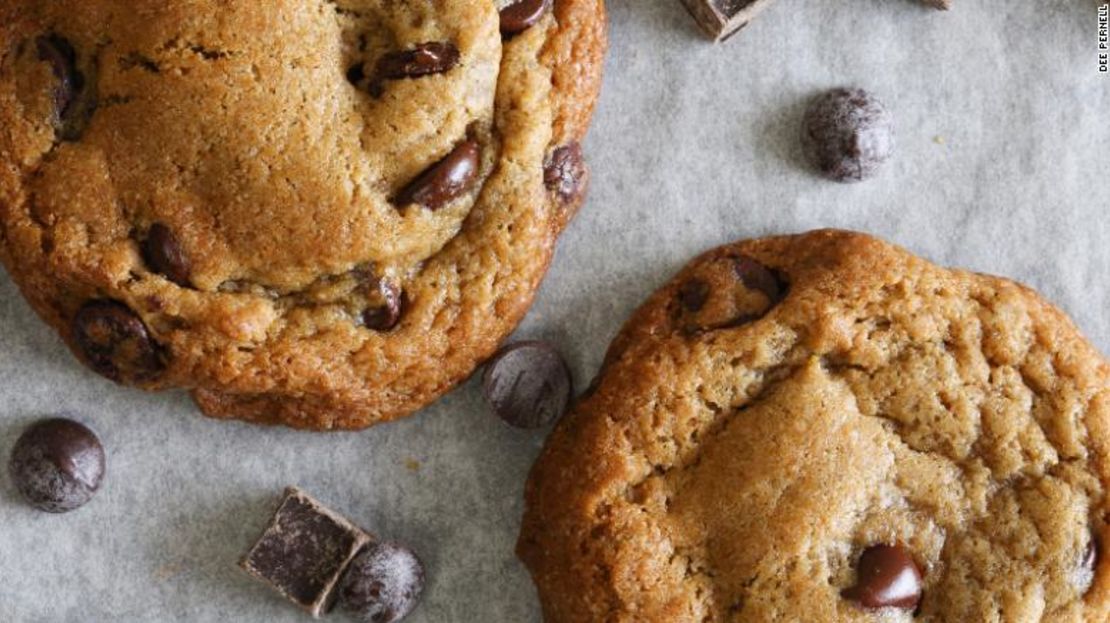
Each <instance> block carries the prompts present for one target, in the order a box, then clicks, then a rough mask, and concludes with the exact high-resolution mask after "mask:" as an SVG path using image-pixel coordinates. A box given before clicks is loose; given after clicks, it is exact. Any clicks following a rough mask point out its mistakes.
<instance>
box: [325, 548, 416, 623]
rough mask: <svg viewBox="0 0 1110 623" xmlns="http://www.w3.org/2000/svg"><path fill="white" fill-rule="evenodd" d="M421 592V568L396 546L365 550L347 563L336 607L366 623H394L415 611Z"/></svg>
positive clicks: (406, 552)
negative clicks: (349, 563) (339, 606)
mask: <svg viewBox="0 0 1110 623" xmlns="http://www.w3.org/2000/svg"><path fill="white" fill-rule="evenodd" d="M423 591H424V565H423V564H421V562H420V559H419V558H417V557H416V554H414V553H413V552H412V550H410V549H408V548H407V547H404V546H403V545H399V544H397V543H375V544H372V545H369V546H367V548H366V549H365V550H363V552H362V553H361V554H359V555H358V557H357V558H355V559H354V560H353V561H352V562H351V566H350V567H349V568H348V570H347V575H346V577H344V578H343V584H342V586H341V587H340V589H339V603H340V605H341V606H342V607H343V609H345V610H347V611H348V612H352V613H354V614H355V615H356V617H357V618H358V620H360V621H365V622H366V623H396V622H397V621H400V620H401V619H403V618H405V617H406V616H408V614H409V613H410V612H412V610H413V608H415V607H416V603H417V601H418V600H419V598H420V593H421V592H423Z"/></svg>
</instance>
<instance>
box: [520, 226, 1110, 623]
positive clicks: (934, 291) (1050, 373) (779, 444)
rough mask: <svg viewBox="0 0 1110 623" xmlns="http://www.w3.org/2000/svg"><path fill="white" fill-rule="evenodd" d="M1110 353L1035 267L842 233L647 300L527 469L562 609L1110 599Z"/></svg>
mask: <svg viewBox="0 0 1110 623" xmlns="http://www.w3.org/2000/svg"><path fill="white" fill-rule="evenodd" d="M1108 459H1110V367H1108V365H1107V363H1106V362H1105V360H1104V359H1103V358H1102V357H1101V356H1100V355H1099V354H1098V353H1097V352H1096V351H1095V349H1094V348H1092V346H1091V345H1090V344H1088V343H1087V342H1086V341H1085V340H1084V339H1083V338H1082V337H1081V336H1080V334H1079V332H1078V330H1077V329H1076V328H1075V326H1074V325H1073V324H1072V323H1071V322H1070V321H1069V320H1068V318H1067V317H1065V316H1064V314H1063V313H1061V312H1060V311H1059V310H1057V309H1056V308H1054V307H1052V306H1051V305H1049V304H1048V303H1046V302H1045V301H1044V300H1042V299H1041V298H1039V297H1038V296H1037V295H1036V294H1035V293H1033V292H1032V291H1031V290H1029V289H1028V288H1025V287H1023V286H1021V285H1019V284H1016V283H1013V282H1011V281H1007V280H1005V279H1000V278H996V277H988V276H983V275H977V274H972V273H968V272H963V271H957V270H947V269H943V268H939V267H937V266H934V265H932V264H930V263H928V262H926V261H925V260H922V259H919V258H916V257H914V256H913V255H911V254H909V253H908V252H906V251H904V250H901V249H899V248H896V247H893V246H890V245H888V244H886V243H883V242H880V241H878V240H876V239H874V238H871V237H868V236H865V235H861V234H855V233H848V232H840V231H820V232H814V233H809V234H805V235H800V236H787V237H777V238H767V239H761V240H753V241H748V242H741V243H737V244H733V245H729V246H726V247H722V248H720V249H717V250H714V251H711V252H709V253H708V254H706V255H703V256H702V257H700V258H698V259H696V260H695V261H694V262H693V263H691V264H690V265H689V266H688V267H687V268H685V269H684V270H682V272H680V273H679V274H678V276H677V277H675V278H674V279H673V280H672V281H671V282H670V283H669V284H667V285H666V286H665V287H663V288H662V289H661V290H660V291H659V292H657V293H656V294H655V295H653V296H652V297H651V298H650V299H649V300H648V302H647V303H646V304H645V305H644V306H643V307H642V308H641V309H640V310H639V311H637V312H636V313H635V315H633V317H632V318H631V320H630V321H629V322H628V324H627V325H626V326H625V328H624V329H623V331H622V332H621V334H620V335H619V337H618V338H617V339H616V341H615V342H614V343H613V345H612V347H611V350H610V352H609V354H608V357H607V359H606V363H605V364H604V369H603V371H602V373H601V376H600V379H599V382H598V383H597V385H596V389H595V390H594V391H593V393H592V394H591V395H589V396H588V397H586V398H584V399H583V400H582V401H581V402H580V403H579V404H578V405H577V406H576V408H575V409H574V410H573V411H572V413H571V414H569V415H568V416H567V417H566V418H564V419H563V420H562V421H561V422H560V424H559V425H558V427H557V428H556V431H555V432H554V433H553V436H552V437H551V438H550V440H549V441H548V443H547V446H546V448H545V449H544V451H543V453H542V455H541V457H540V459H539V461H538V463H537V464H536V466H535V468H534V470H533V472H532V474H531V477H530V480H529V483H528V486H527V511H526V515H525V518H524V524H523V528H522V534H521V537H520V541H519V546H518V551H519V554H520V556H521V558H522V559H523V560H524V561H525V563H526V564H527V566H528V567H529V569H530V570H531V572H532V575H533V577H534V579H535V581H536V583H537V585H538V587H539V592H540V596H541V599H542V602H543V608H544V612H545V615H546V620H547V621H549V622H551V623H556V622H567V621H611V622H616V621H628V622H631V621H637V622H641V623H643V622H663V621H666V622H682V621H698V622H702V621H753V622H756V621H758V622H767V621H783V622H785V621H809V622H814V623H816V622H826V621H861V622H863V621H907V622H908V621H935V622H941V621H1007V622H1009V621H1053V622H1059V621H1075V622H1080V621H1086V622H1095V621H1099V622H1101V621H1106V620H1110V557H1108V556H1107V551H1106V547H1107V544H1110V526H1108V523H1107V522H1108V517H1110V503H1108V501H1107V497H1106V489H1107V486H1108V484H1110V462H1108Z"/></svg>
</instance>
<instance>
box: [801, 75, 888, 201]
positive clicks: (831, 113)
mask: <svg viewBox="0 0 1110 623" xmlns="http://www.w3.org/2000/svg"><path fill="white" fill-rule="evenodd" d="M802 142H803V145H804V148H805V150H806V153H807V156H808V158H809V159H810V160H811V161H812V162H813V164H814V166H816V167H817V169H818V170H819V171H820V172H821V173H822V174H823V175H825V177H828V178H829V179H831V180H835V181H837V182H859V181H862V180H865V179H867V178H869V177H871V176H873V175H874V174H875V172H876V171H878V169H879V166H880V165H882V164H883V163H884V162H886V161H887V159H888V158H890V155H891V154H892V153H893V151H894V124H893V122H892V121H891V118H890V114H889V113H888V112H887V110H886V108H885V107H884V106H883V104H882V103H881V102H880V101H879V100H878V99H876V98H875V96H874V95H872V94H870V93H868V92H867V91H864V90H863V89H833V90H831V91H828V92H826V93H824V94H822V95H820V96H818V97H817V98H816V99H815V100H814V101H813V102H812V103H811V104H810V106H809V109H808V110H807V111H806V114H805V118H804V120H803V132H802Z"/></svg>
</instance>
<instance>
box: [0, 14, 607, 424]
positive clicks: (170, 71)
mask: <svg viewBox="0 0 1110 623" xmlns="http://www.w3.org/2000/svg"><path fill="white" fill-rule="evenodd" d="M605 30H606V18H605V10H604V6H603V2H602V0H554V1H552V0H519V1H517V2H508V1H505V0H502V1H501V2H500V6H498V4H497V3H495V2H492V1H490V0H436V1H435V2H431V1H425V0H390V1H386V0H274V1H271V2H263V3H259V2H243V1H236V2H217V1H216V0H205V1H197V2H154V1H142V2H135V1H127V2H124V1H122V0H104V1H99V2H93V1H89V2H63V1H60V0H15V1H13V2H7V3H4V6H3V7H2V8H0V128H3V131H0V258H2V259H3V262H4V264H5V265H6V266H7V268H8V270H9V272H10V273H11V275H12V277H13V278H14V280H15V281H16V282H17V283H18V284H19V286H20V288H21V289H22V291H23V293H24V295H25V296H26V297H27V299H28V300H29V301H30V303H31V305H32V306H33V307H34V308H35V310H36V311H37V312H38V313H39V314H40V315H41V316H42V317H43V318H44V319H45V320H46V321H47V322H49V323H50V324H51V325H53V326H54V327H55V328H56V329H57V330H58V331H59V332H60V333H61V334H62V336H63V337H64V338H65V339H66V341H67V342H68V343H69V345H70V347H71V348H72V349H73V350H74V351H75V352H76V353H77V354H78V355H79V356H80V357H81V358H82V359H83V360H84V361H85V362H86V363H88V365H90V366H91V367H92V368H93V369H94V370H96V371H97V372H99V373H101V374H103V375H104V376H107V377H109V378H111V379H113V380H115V381H119V382H122V383H127V384H133V385H138V386H141V387H144V388H148V389H162V388H173V387H183V388H188V389H191V390H193V393H194V396H195V398H196V400H197V402H198V403H199V405H200V406H201V408H202V409H203V410H204V411H205V412H206V413H207V414H209V415H212V416H217V417H232V418H242V419H246V420H251V421H256V422H265V423H281V424H286V425H289V426H294V427H301V428H310V429H338V428H360V427H365V426H368V425H371V424H374V423H377V422H382V421H386V420H390V419H393V418H397V417H400V416H403V415H406V414H408V413H410V412H412V411H414V410H415V409H417V408H419V407H421V406H422V405H425V404H427V403H428V402H430V401H431V400H433V399H434V398H436V397H437V396H439V395H440V394H442V393H444V392H445V391H447V390H448V389H450V388H451V387H452V386H453V385H455V384H456V383H457V382H459V381H460V380H461V379H464V378H465V377H467V376H468V375H469V374H470V373H471V371H472V370H473V369H474V367H475V365H476V364H477V363H478V362H480V361H481V360H483V359H484V358H486V357H487V356H488V355H489V354H490V353H492V352H493V351H494V349H495V348H496V346H497V344H498V343H499V342H500V341H501V340H502V339H503V337H504V336H505V335H507V334H508V333H509V332H510V331H511V330H512V329H513V328H514V327H515V325H516V324H517V323H518V321H519V320H520V318H521V317H522V316H523V314H524V313H525V311H526V310H527V308H528V306H529V304H530V302H531V300H532V296H533V293H534V291H535V290H536V288H537V286H538V284H539V282H540V279H541V278H542V276H543V274H544V271H545V270H546V267H547V265H548V262H549V260H550V258H551V254H552V249H553V247H554V245H555V241H556V238H557V236H558V234H559V233H560V232H561V230H562V229H563V227H564V226H565V225H566V223H567V221H568V219H569V218H570V217H571V216H572V214H573V213H574V211H575V210H576V208H577V207H578V205H579V203H580V201H581V200H582V193H583V190H584V187H585V184H586V168H585V165H584V163H583V160H582V153H581V148H580V147H579V141H580V139H581V138H582V137H583V135H584V134H585V132H586V127H587V124H588V122H589V119H590V116H591V114H592V109H593V106H594V102H595V99H596V96H597V93H598V89H599V85H600V73H601V66H602V60H603V55H604V51H605V46H606V33H605Z"/></svg>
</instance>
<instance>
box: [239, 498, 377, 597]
mask: <svg viewBox="0 0 1110 623" xmlns="http://www.w3.org/2000/svg"><path fill="white" fill-rule="evenodd" d="M370 540H371V538H370V535H368V534H366V532H364V531H363V530H361V529H360V528H359V527H358V526H355V525H354V524H352V523H351V522H349V521H347V520H346V519H344V518H343V517H341V516H339V515H338V514H336V513H335V512H334V511H332V510H330V509H328V508H325V507H324V506H323V505H322V504H320V502H318V501H316V500H314V499H313V498H312V497H311V496H309V495H308V494H306V493H305V492H303V491H301V490H300V489H297V488H296V487H290V488H288V489H286V490H285V497H284V498H283V499H282V501H281V505H280V506H279V507H278V509H277V512H275V513H274V517H273V519H271V520H270V525H269V526H268V527H267V528H266V531H265V532H263V533H262V536H261V537H260V538H259V539H258V542H257V543H255V544H254V546H253V547H251V549H250V551H249V552H247V555H246V556H245V557H243V560H242V561H241V562H240V563H239V566H240V567H242V568H243V570H244V571H246V572H247V573H249V574H251V575H252V576H254V577H256V578H258V579H259V580H262V581H263V582H265V583H266V584H268V585H269V586H270V587H271V588H273V589H274V590H276V591H277V592H279V593H281V594H282V595H284V596H285V597H286V598H287V599H289V600H290V601H292V602H293V603H295V604H297V605H298V606H300V607H302V608H304V609H305V610H307V611H308V613H309V614H311V615H312V616H313V617H315V618H320V616H321V615H323V614H324V613H325V612H327V611H328V610H329V609H330V608H331V605H332V603H333V601H334V593H335V588H336V585H337V584H338V583H339V580H340V578H341V577H342V575H343V571H344V570H345V569H346V568H347V565H348V563H350V562H351V559H352V558H354V557H355V555H356V554H357V553H358V552H359V550H360V549H362V547H363V546H364V545H366V544H367V543H369V542H370Z"/></svg>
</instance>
